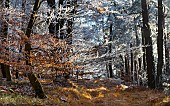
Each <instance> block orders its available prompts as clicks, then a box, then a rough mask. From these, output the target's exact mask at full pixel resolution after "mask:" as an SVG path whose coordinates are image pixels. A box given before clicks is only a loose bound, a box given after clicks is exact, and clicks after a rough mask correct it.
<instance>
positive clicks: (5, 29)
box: [1, 0, 12, 81]
mask: <svg viewBox="0 0 170 106" xmlns="http://www.w3.org/2000/svg"><path fill="white" fill-rule="evenodd" d="M1 2H2V1H1ZM2 3H3V2H2ZM1 5H2V4H1ZM5 8H9V0H6V1H5ZM6 19H7V21H8V17H6ZM2 33H3V35H4V37H7V35H8V23H7V22H4V25H3V28H2ZM2 42H5V41H2ZM6 49H8V48H6ZM7 61H9V59H8V60H7ZM1 71H2V75H3V77H4V78H6V80H7V81H11V80H12V79H11V74H10V66H9V65H7V64H4V63H1Z"/></svg>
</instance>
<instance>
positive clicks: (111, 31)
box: [108, 23, 113, 78]
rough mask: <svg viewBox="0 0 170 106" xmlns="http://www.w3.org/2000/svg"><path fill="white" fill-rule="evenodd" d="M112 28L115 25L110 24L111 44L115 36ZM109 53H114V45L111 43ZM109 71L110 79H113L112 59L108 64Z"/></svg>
mask: <svg viewBox="0 0 170 106" xmlns="http://www.w3.org/2000/svg"><path fill="white" fill-rule="evenodd" d="M112 27H113V23H110V37H109V41H110V42H111V41H112V40H113V36H112V33H113V30H112ZM109 53H112V43H109ZM108 69H109V75H110V78H113V70H112V59H111V60H110V62H109V63H108Z"/></svg>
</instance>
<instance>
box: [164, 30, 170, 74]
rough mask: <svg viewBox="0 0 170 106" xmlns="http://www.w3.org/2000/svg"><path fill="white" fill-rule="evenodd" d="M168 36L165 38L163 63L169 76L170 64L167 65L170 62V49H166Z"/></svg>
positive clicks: (169, 34)
mask: <svg viewBox="0 0 170 106" xmlns="http://www.w3.org/2000/svg"><path fill="white" fill-rule="evenodd" d="M168 36H170V33H168V34H167V35H166V36H165V43H164V44H165V60H166V61H165V62H166V73H167V74H168V75H170V64H169V60H170V57H169V56H170V53H169V48H170V47H167V40H169V39H168Z"/></svg>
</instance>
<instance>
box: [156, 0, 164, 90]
mask: <svg viewBox="0 0 170 106" xmlns="http://www.w3.org/2000/svg"><path fill="white" fill-rule="evenodd" d="M163 26H164V14H163V7H162V0H158V37H157V48H158V64H157V77H156V84H157V87H162V69H163Z"/></svg>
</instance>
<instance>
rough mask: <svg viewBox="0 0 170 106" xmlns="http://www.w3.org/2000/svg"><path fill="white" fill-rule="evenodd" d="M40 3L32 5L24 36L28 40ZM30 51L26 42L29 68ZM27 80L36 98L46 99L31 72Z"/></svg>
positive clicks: (28, 43) (29, 46)
mask: <svg viewBox="0 0 170 106" xmlns="http://www.w3.org/2000/svg"><path fill="white" fill-rule="evenodd" d="M40 1H41V0H36V1H35V4H34V8H33V12H32V14H31V18H30V21H29V23H28V26H27V29H26V36H27V37H28V38H29V37H30V35H31V33H32V27H33V25H34V22H35V20H36V14H37V12H38V9H39V7H40ZM30 50H31V44H30V42H26V45H25V51H26V52H27V53H28V54H27V55H26V65H28V66H29V67H31V63H30V57H29V56H30ZM28 79H29V81H30V83H31V85H32V87H33V88H34V90H35V94H36V96H38V97H39V98H41V99H44V98H46V95H45V93H44V90H43V88H42V86H41V84H40V82H39V80H38V78H37V77H36V75H35V74H34V73H32V72H29V73H28Z"/></svg>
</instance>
